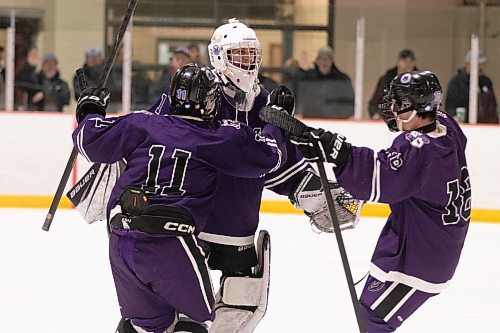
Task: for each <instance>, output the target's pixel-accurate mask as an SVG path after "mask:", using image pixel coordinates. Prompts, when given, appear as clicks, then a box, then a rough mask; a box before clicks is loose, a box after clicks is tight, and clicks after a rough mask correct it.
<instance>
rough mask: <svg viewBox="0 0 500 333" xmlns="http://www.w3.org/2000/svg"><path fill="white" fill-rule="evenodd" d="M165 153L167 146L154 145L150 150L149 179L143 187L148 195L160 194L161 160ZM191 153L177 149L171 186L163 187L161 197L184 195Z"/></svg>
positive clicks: (173, 157) (174, 153)
mask: <svg viewBox="0 0 500 333" xmlns="http://www.w3.org/2000/svg"><path fill="white" fill-rule="evenodd" d="M164 152H165V146H161V145H153V146H151V148H150V149H149V156H150V159H149V164H148V177H147V179H146V184H143V185H142V189H143V190H144V192H146V193H148V194H158V190H159V189H160V185H158V174H159V172H160V164H161V158H162V157H163V154H164ZM190 157H191V152H189V151H185V150H182V149H175V150H174V152H173V154H172V159H175V162H174V168H173V171H172V178H171V179H170V185H168V186H163V188H162V189H161V192H160V195H184V193H186V191H185V190H184V189H183V188H182V185H183V184H184V178H185V176H186V170H187V164H188V160H189V158H190Z"/></svg>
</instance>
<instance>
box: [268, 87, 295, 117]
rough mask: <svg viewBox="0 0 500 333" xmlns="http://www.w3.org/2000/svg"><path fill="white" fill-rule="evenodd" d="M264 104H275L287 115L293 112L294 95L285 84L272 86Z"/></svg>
mask: <svg viewBox="0 0 500 333" xmlns="http://www.w3.org/2000/svg"><path fill="white" fill-rule="evenodd" d="M266 105H276V106H279V107H281V108H283V109H284V110H285V111H286V112H287V113H288V114H289V115H291V116H293V114H294V113H295V96H294V95H293V93H292V91H291V90H290V89H288V88H287V87H285V86H279V87H278V88H274V89H273V91H271V93H270V94H269V96H267V104H266Z"/></svg>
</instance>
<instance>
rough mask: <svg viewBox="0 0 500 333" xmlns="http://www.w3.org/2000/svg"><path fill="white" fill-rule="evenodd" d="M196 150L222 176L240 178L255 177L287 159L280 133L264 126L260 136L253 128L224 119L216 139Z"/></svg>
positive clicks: (275, 167)
mask: <svg viewBox="0 0 500 333" xmlns="http://www.w3.org/2000/svg"><path fill="white" fill-rule="evenodd" d="M202 145H203V147H199V148H200V149H199V152H200V155H201V156H202V157H203V159H204V160H206V161H207V162H208V163H209V164H211V165H212V166H213V167H214V168H215V169H217V170H218V171H219V172H221V173H223V174H227V175H230V176H234V177H241V178H258V177H261V176H262V175H264V174H266V173H268V172H270V171H273V170H276V169H277V168H279V167H280V166H281V165H282V164H283V163H284V162H285V161H286V159H287V151H286V147H285V145H284V143H283V137H282V132H281V130H280V129H279V128H277V127H276V126H273V125H266V126H264V128H263V129H262V132H261V133H260V134H256V133H254V131H253V129H252V128H250V127H248V126H246V125H244V124H241V123H239V122H234V121H230V120H225V121H223V123H222V124H221V126H220V128H219V129H218V130H217V140H211V141H210V142H205V144H202Z"/></svg>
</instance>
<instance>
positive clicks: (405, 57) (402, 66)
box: [368, 49, 417, 120]
mask: <svg viewBox="0 0 500 333" xmlns="http://www.w3.org/2000/svg"><path fill="white" fill-rule="evenodd" d="M416 60H417V59H416V57H415V53H414V52H413V51H412V50H410V49H403V50H401V51H399V53H398V58H397V60H396V66H394V67H392V68H390V69H389V70H387V72H386V73H385V74H384V75H382V76H381V77H380V78H379V79H378V82H377V85H376V87H375V91H374V92H373V95H372V98H371V99H370V101H369V102H368V112H369V113H370V118H371V119H374V120H375V119H381V116H380V110H379V105H380V104H382V103H383V101H382V99H383V96H384V89H385V88H386V86H387V85H388V84H389V83H390V82H391V81H392V79H394V78H395V77H396V75H398V74H401V73H406V72H411V71H416V70H417V67H416Z"/></svg>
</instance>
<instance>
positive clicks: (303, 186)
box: [290, 170, 364, 233]
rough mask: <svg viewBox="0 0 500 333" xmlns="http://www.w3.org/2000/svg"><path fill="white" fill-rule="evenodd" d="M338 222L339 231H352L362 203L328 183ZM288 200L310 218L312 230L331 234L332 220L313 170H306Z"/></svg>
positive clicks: (340, 188) (357, 219) (336, 185)
mask: <svg viewBox="0 0 500 333" xmlns="http://www.w3.org/2000/svg"><path fill="white" fill-rule="evenodd" d="M330 192H331V193H332V197H333V202H334V206H335V213H336V215H337V219H338V221H339V226H340V230H346V229H352V228H354V227H355V226H356V224H357V223H358V221H359V216H360V213H361V208H362V207H363V203H364V202H363V201H362V200H358V199H355V198H354V197H353V196H352V195H351V194H350V193H349V192H347V191H346V190H345V189H344V188H342V187H340V186H339V185H338V184H336V183H330ZM290 200H291V201H292V203H293V204H294V205H295V207H297V208H299V209H302V210H304V213H305V214H306V215H307V216H308V217H309V218H310V222H311V226H312V228H313V230H315V231H318V232H330V233H331V232H333V224H332V218H331V214H330V210H329V209H328V203H327V201H326V196H325V192H324V191H323V187H322V186H321V180H320V178H319V176H318V175H317V174H316V172H315V171H314V170H308V171H307V173H306V176H305V177H304V178H303V179H302V181H301V182H300V184H299V186H297V188H296V189H295V191H294V193H293V194H292V195H291V197H290Z"/></svg>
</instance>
